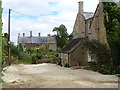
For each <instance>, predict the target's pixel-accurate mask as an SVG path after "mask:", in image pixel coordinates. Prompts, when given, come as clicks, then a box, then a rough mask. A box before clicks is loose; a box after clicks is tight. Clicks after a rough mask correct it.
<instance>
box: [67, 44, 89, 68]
mask: <svg viewBox="0 0 120 90" xmlns="http://www.w3.org/2000/svg"><path fill="white" fill-rule="evenodd" d="M79 62H80V65H87V63H88V53H87V48H85V47H84V46H83V45H79V46H78V47H77V48H76V49H75V50H74V51H73V52H72V53H71V54H70V60H69V63H70V66H76V65H77V63H79Z"/></svg>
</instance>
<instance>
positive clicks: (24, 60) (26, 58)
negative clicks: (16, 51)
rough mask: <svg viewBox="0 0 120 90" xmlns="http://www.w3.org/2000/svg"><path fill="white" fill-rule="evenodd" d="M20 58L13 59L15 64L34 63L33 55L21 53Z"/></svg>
mask: <svg viewBox="0 0 120 90" xmlns="http://www.w3.org/2000/svg"><path fill="white" fill-rule="evenodd" d="M19 57H20V58H19V59H15V60H13V61H12V63H13V64H32V56H31V55H30V54H26V53H20V56H19Z"/></svg>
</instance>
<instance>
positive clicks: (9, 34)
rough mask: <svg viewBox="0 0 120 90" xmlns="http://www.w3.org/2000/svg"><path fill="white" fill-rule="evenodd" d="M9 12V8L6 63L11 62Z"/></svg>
mask: <svg viewBox="0 0 120 90" xmlns="http://www.w3.org/2000/svg"><path fill="white" fill-rule="evenodd" d="M10 13H11V9H9V15H8V64H9V65H10V64H11V61H10V44H11V42H10Z"/></svg>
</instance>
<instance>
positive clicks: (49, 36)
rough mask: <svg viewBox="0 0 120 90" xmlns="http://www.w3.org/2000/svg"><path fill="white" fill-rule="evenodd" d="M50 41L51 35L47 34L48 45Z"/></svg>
mask: <svg viewBox="0 0 120 90" xmlns="http://www.w3.org/2000/svg"><path fill="white" fill-rule="evenodd" d="M50 40H51V35H50V34H48V43H50Z"/></svg>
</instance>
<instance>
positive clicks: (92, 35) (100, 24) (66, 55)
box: [59, 1, 107, 66]
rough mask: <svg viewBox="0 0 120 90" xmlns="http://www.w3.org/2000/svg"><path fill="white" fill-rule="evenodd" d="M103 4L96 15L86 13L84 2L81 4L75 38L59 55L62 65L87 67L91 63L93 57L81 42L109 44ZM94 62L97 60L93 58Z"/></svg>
mask: <svg viewBox="0 0 120 90" xmlns="http://www.w3.org/2000/svg"><path fill="white" fill-rule="evenodd" d="M104 15H106V14H105V13H104V12H103V4H102V3H101V2H100V3H99V4H98V6H97V8H96V11H95V13H92V12H84V11H83V2H81V1H80V2H79V9H78V14H77V17H76V21H75V24H74V28H73V32H72V34H73V37H74V39H73V40H71V41H70V42H69V43H68V44H67V45H66V46H65V47H64V48H63V49H62V50H61V51H60V53H59V56H60V58H61V64H62V66H64V65H65V64H68V65H69V66H76V65H77V64H79V65H82V66H84V65H87V64H88V61H91V56H90V55H89V51H88V49H87V48H86V47H84V46H83V45H81V41H82V40H85V39H89V40H98V41H100V42H101V43H103V44H107V38H106V29H105V26H104ZM92 60H95V58H93V59H92Z"/></svg>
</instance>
